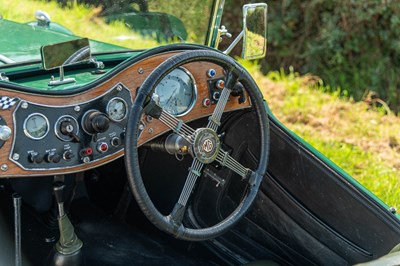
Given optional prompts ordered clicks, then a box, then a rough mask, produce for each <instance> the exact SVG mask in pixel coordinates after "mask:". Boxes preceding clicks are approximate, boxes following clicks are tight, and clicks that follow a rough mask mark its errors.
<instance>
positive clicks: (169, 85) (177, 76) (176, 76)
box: [155, 68, 197, 116]
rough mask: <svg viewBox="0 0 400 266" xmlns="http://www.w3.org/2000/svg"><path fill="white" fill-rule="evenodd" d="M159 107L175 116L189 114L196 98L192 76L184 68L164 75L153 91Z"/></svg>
mask: <svg viewBox="0 0 400 266" xmlns="http://www.w3.org/2000/svg"><path fill="white" fill-rule="evenodd" d="M155 93H156V94H157V95H158V96H159V98H160V105H161V107H162V108H163V109H164V110H165V111H167V112H169V113H170V114H172V115H175V116H183V115H185V114H187V113H188V112H190V110H191V109H192V108H193V105H194V103H195V102H196V98H197V89H196V83H195V81H194V78H193V76H192V75H191V74H190V73H189V71H187V70H186V69H184V68H177V69H174V70H173V71H171V72H170V73H169V74H168V75H166V76H165V77H164V78H163V79H162V80H161V81H160V83H159V84H158V85H157V87H156V89H155Z"/></svg>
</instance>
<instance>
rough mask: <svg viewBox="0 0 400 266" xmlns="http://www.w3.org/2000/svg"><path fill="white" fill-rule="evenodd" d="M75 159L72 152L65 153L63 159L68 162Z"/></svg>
mask: <svg viewBox="0 0 400 266" xmlns="http://www.w3.org/2000/svg"><path fill="white" fill-rule="evenodd" d="M74 157H75V155H74V154H73V153H72V151H65V152H64V153H63V159H64V160H66V161H69V160H71V159H72V158H74Z"/></svg>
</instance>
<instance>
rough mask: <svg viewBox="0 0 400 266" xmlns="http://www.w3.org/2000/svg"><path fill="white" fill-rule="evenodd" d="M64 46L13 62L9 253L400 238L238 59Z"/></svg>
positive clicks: (271, 254)
mask: <svg viewBox="0 0 400 266" xmlns="http://www.w3.org/2000/svg"><path fill="white" fill-rule="evenodd" d="M222 2H223V1H222ZM218 3H219V1H215V3H214V6H213V8H214V9H216V10H217V9H218V8H219V4H218ZM0 23H1V22H0ZM213 23H215V22H213ZM218 28H219V25H217V29H218ZM212 34H213V33H210V36H212ZM218 38H219V37H218ZM74 39H76V38H74ZM66 44H67V45H74V48H73V49H72V50H73V52H72V53H70V54H68V56H66V57H62V56H60V57H57V60H54V59H55V54H63V53H62V52H60V51H65V50H68V49H66V48H65V47H66V46H65V45H66ZM57 45H58V46H57ZM57 45H53V44H52V45H49V46H44V47H42V51H41V56H42V57H41V60H42V61H43V62H42V63H43V67H32V66H31V65H32V63H31V62H30V63H28V64H22V65H18V67H16V66H15V65H13V64H10V65H7V64H6V65H4V66H0V72H1V73H4V74H2V75H1V79H0V80H1V82H0V167H1V169H0V205H1V207H0V235H1V238H2V239H4V240H5V241H3V242H4V244H2V245H3V246H1V249H2V252H1V255H0V264H1V265H13V263H14V254H16V255H15V256H17V254H18V253H19V256H20V257H19V261H20V262H21V260H22V262H23V265H168V264H170V265H243V264H249V265H348V264H355V263H361V262H366V261H370V260H373V259H376V258H379V257H381V256H383V255H385V254H387V253H389V252H390V250H392V248H394V247H395V246H396V245H397V244H399V243H400V241H399V240H400V222H399V220H398V218H397V217H396V215H395V214H394V213H392V212H391V211H390V210H389V208H388V207H387V206H385V205H384V204H383V203H381V202H380V201H379V200H378V199H377V198H376V197H375V196H374V195H372V194H371V193H370V192H368V191H367V190H366V189H364V188H362V187H361V186H360V185H359V184H357V183H356V182H355V181H352V180H351V179H350V178H349V177H348V176H347V175H346V174H345V173H344V172H343V171H341V170H340V169H339V168H338V167H337V166H335V165H334V164H333V163H331V162H330V161H329V160H328V159H326V158H325V157H324V156H322V155H321V154H319V153H318V152H317V151H315V150H314V149H313V148H312V147H311V146H310V145H308V144H306V143H305V142H304V141H303V140H301V139H300V138H299V137H297V136H296V135H295V134H293V133H292V132H291V131H290V130H288V129H286V128H285V127H284V126H283V125H282V124H281V123H280V122H279V121H278V120H277V119H276V118H275V117H274V116H273V114H272V113H271V112H270V110H269V109H268V106H267V102H268V101H273V100H274V99H265V100H264V99H263V96H262V94H261V92H260V90H259V88H258V86H257V84H256V83H255V81H254V80H253V78H252V77H251V75H250V74H249V73H248V72H247V71H246V70H245V69H244V67H242V66H241V65H240V64H239V63H238V62H237V61H235V60H234V59H233V58H232V57H230V56H228V55H226V54H224V53H222V52H220V51H218V50H216V49H213V48H210V47H208V46H205V45H196V44H184V43H176V44H168V45H162V46H159V47H155V48H152V49H146V50H141V51H132V50H121V51H118V52H117V51H113V52H112V53H104V54H98V55H96V54H91V53H90V51H89V50H88V49H90V48H89V46H93V45H99V44H95V43H94V42H92V41H90V44H89V40H88V39H80V38H79V39H78V41H77V40H72V41H71V40H66V41H64V42H60V43H58V44H57ZM57 49H58V50H57ZM0 53H1V52H0ZM71 54H72V55H73V56H71ZM67 60H69V61H67ZM65 62H68V63H65ZM71 62H72V63H74V64H72V65H71ZM16 221H19V224H18V223H17V222H16ZM14 238H15V239H16V242H14ZM6 240H7V241H6Z"/></svg>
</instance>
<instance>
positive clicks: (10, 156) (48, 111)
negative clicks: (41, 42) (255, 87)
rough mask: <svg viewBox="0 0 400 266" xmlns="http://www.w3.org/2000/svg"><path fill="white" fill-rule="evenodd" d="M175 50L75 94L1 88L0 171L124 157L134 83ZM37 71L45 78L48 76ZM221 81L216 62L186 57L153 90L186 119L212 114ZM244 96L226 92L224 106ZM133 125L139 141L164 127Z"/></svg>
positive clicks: (35, 171) (56, 170) (53, 169)
mask: <svg viewBox="0 0 400 266" xmlns="http://www.w3.org/2000/svg"><path fill="white" fill-rule="evenodd" d="M174 54H176V52H167V53H162V54H158V55H154V56H151V57H148V58H146V59H143V60H141V61H139V62H135V63H132V64H131V65H130V66H128V67H126V68H125V69H124V70H122V71H120V72H119V73H117V74H115V75H114V76H110V77H109V78H108V79H107V81H106V82H104V83H102V84H100V85H98V86H96V87H94V88H91V89H90V90H87V91H84V92H80V93H77V94H74V95H45V94H32V93H26V92H18V91H15V90H9V89H5V88H1V87H0V97H3V98H4V97H6V98H7V99H13V100H14V101H15V104H13V105H10V106H9V107H8V108H2V109H0V118H1V119H0V122H1V124H2V125H4V126H2V130H3V129H7V130H10V131H11V135H10V136H9V137H8V138H7V139H6V140H4V141H3V140H2V141H0V144H1V145H0V167H1V168H0V178H10V177H24V176H43V175H55V174H66V173H72V172H79V171H84V170H88V169H91V168H94V167H97V166H99V165H103V164H106V163H107V162H110V161H111V160H114V159H116V158H119V157H121V156H123V154H124V138H125V135H124V134H125V127H126V124H127V120H128V113H129V110H130V108H131V106H132V104H133V102H134V99H135V96H136V92H137V89H138V88H139V87H140V86H141V84H142V83H143V81H144V80H145V79H146V77H147V76H148V75H149V74H150V73H151V72H152V71H153V69H154V68H156V67H157V66H158V65H159V64H160V63H162V62H163V61H165V60H166V59H167V58H169V57H171V56H172V55H174ZM82 71H85V70H82ZM210 72H212V73H213V75H210V74H209V73H210ZM37 78H38V79H39V78H40V77H37ZM42 78H43V82H44V83H45V82H47V76H46V77H42ZM223 80H224V72H223V69H222V68H221V67H219V66H218V65H216V64H213V63H209V62H200V61H199V62H193V63H189V64H186V65H184V66H182V67H179V68H177V69H175V70H173V71H172V72H170V73H168V74H167V75H166V76H165V77H164V78H163V79H162V80H161V81H160V82H159V84H158V85H157V87H156V89H155V93H157V94H158V95H159V98H160V104H161V105H162V107H163V108H164V109H165V110H167V111H168V112H170V113H171V114H173V115H175V116H176V117H179V119H181V120H183V121H184V122H189V121H193V120H196V119H198V118H201V117H206V116H209V115H211V114H212V112H213V111H214V108H215V103H216V101H218V97H216V95H217V93H218V90H220V88H218V86H220V84H221V83H222V82H221V81H223ZM244 97H245V99H244V100H243V99H242V100H240V101H238V100H237V99H236V97H233V96H231V98H232V99H230V100H229V101H228V103H227V105H226V108H225V111H232V110H237V109H243V108H248V107H250V105H251V102H250V100H249V99H248V96H247V95H244ZM242 98H243V97H242ZM140 127H141V129H142V131H141V135H140V137H139V145H141V144H143V143H145V142H148V141H150V140H152V139H154V138H156V137H158V136H160V135H161V134H164V133H166V132H167V131H169V128H167V127H166V126H165V125H164V124H163V123H161V122H160V121H158V120H157V119H151V118H147V117H143V119H142V124H141V125H140Z"/></svg>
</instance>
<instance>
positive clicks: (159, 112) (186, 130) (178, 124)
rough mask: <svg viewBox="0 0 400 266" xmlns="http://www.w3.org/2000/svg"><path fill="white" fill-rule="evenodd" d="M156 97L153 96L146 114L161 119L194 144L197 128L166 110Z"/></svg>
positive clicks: (146, 108) (145, 109)
mask: <svg viewBox="0 0 400 266" xmlns="http://www.w3.org/2000/svg"><path fill="white" fill-rule="evenodd" d="M154 98H156V97H153V98H152V99H151V101H150V102H149V103H148V104H147V105H146V107H145V108H144V111H145V114H146V115H150V116H152V117H154V118H156V119H158V120H160V121H161V122H162V123H164V124H165V125H166V126H167V127H169V128H170V129H172V130H173V131H174V132H175V133H176V134H178V135H179V136H181V137H182V138H184V139H185V140H187V141H188V142H189V143H191V144H192V143H193V136H194V133H195V130H194V129H192V128H191V127H189V126H188V125H186V124H185V123H184V122H183V121H182V120H180V119H177V118H176V117H175V116H173V115H171V114H170V113H168V112H166V111H165V110H164V109H163V108H162V107H161V106H160V105H159V104H158V103H157V101H156V100H155V99H154Z"/></svg>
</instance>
